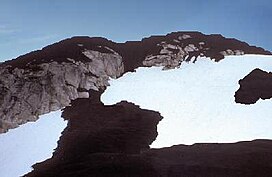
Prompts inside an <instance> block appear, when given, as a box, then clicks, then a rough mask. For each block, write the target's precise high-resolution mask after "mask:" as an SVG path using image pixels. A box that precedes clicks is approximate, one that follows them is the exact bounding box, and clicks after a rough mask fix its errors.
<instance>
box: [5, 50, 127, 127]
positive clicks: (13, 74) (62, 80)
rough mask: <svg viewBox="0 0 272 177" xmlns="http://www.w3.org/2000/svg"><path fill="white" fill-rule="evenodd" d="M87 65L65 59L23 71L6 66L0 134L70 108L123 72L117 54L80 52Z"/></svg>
mask: <svg viewBox="0 0 272 177" xmlns="http://www.w3.org/2000/svg"><path fill="white" fill-rule="evenodd" d="M83 53H84V55H86V56H87V57H88V58H89V61H88V62H82V61H75V60H73V59H70V58H67V62H61V63H58V62H55V61H53V62H49V63H41V64H37V65H31V64H30V65H28V68H27V69H21V68H15V69H12V70H10V68H9V67H8V66H4V67H2V68H1V69H0V86H1V88H0V89H1V92H0V105H1V106H0V117H1V119H0V132H5V131H7V130H8V129H10V128H15V127H17V126H18V125H20V124H23V123H26V122H28V121H34V120H37V119H38V116H39V115H42V114H45V113H49V112H51V111H56V110H59V109H61V108H64V107H66V106H68V105H70V103H71V101H72V100H75V99H77V98H89V92H88V91H89V90H101V89H103V88H105V87H106V86H108V85H109V83H108V80H109V77H111V78H117V77H119V76H120V75H121V74H122V73H123V72H124V65H123V62H122V57H121V56H120V55H118V54H117V53H113V54H111V53H100V52H97V51H92V50H86V51H84V52H83Z"/></svg>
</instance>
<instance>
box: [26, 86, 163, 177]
mask: <svg viewBox="0 0 272 177" xmlns="http://www.w3.org/2000/svg"><path fill="white" fill-rule="evenodd" d="M100 94H101V93H99V92H95V91H93V92H92V93H91V98H90V99H77V100H75V101H73V102H72V106H70V107H66V108H65V109H64V112H63V117H64V118H65V119H67V120H68V121H69V123H68V126H67V128H66V129H65V130H64V131H63V135H62V137H61V138H60V140H59V142H58V148H57V149H56V151H55V152H54V156H53V158H51V159H49V160H47V161H45V162H43V163H41V164H38V165H35V167H34V168H35V170H34V171H33V172H32V173H30V174H28V175H27V176H48V177H49V176H78V175H79V176H86V175H87V176H101V175H102V174H105V173H107V174H108V176H111V175H115V174H112V172H115V171H116V170H117V171H119V172H120V175H121V176H122V174H125V173H127V172H126V171H123V170H122V166H121V164H122V163H123V162H124V161H123V160H125V161H128V162H129V161H130V160H129V159H127V156H129V158H131V159H132V160H133V159H134V158H136V159H137V158H138V157H137V156H138V155H137V154H140V153H141V152H142V151H145V150H148V149H149V145H150V144H151V143H152V142H153V141H154V140H155V138H156V136H157V134H158V133H157V124H158V122H159V121H160V120H161V119H162V117H161V116H160V114H159V113H157V112H154V111H149V110H143V109H140V108H139V107H138V106H135V105H134V104H132V103H128V102H120V103H118V104H116V105H112V106H104V105H103V104H102V103H101V102H100ZM88 156H90V157H91V158H90V159H89V158H88ZM82 159H86V160H91V159H92V160H91V161H93V162H92V163H91V164H93V165H94V166H93V167H91V166H89V162H88V163H87V164H85V163H84V162H83V163H82V162H81V160H82ZM122 159H123V160H122ZM104 162H106V163H105V164H104ZM115 163H117V164H115ZM133 163H134V162H133ZM138 163H143V164H146V165H148V166H149V167H148V166H147V167H144V166H140V167H133V166H131V167H129V166H130V165H131V164H124V165H125V166H126V167H127V168H131V169H132V170H133V171H134V172H136V173H135V175H136V174H139V173H142V172H145V171H142V172H141V170H140V168H143V169H144V168H146V169H150V168H151V164H149V163H148V162H145V161H144V159H141V160H139V162H138ZM80 164H82V165H83V166H81V165H80ZM114 164H115V165H114ZM118 164H119V165H118ZM67 165H68V166H70V165H71V167H72V168H71V170H72V171H71V172H67V171H66V170H65V169H66V168H70V167H68V166H67ZM78 165H79V166H78ZM100 165H101V166H100ZM111 165H113V166H111ZM76 166H78V167H76ZM85 167H87V168H89V167H90V170H91V171H92V172H87V171H86V173H85V172H84V173H81V172H80V171H81V169H84V168H85ZM74 168H78V169H74ZM115 168H117V169H115ZM119 168H120V169H119ZM73 169H74V170H75V171H74V170H73ZM124 169H125V168H124ZM84 171H85V170H84ZM130 173H131V172H129V174H130ZM116 175H118V173H116ZM143 175H144V173H143ZM102 176H103V175H102ZM140 176H141V175H140Z"/></svg>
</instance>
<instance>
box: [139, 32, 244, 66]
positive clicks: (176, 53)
mask: <svg viewBox="0 0 272 177" xmlns="http://www.w3.org/2000/svg"><path fill="white" fill-rule="evenodd" d="M191 38H192V37H191V36H190V35H186V34H183V35H181V36H179V37H178V38H177V39H173V42H174V43H173V42H172V43H167V42H165V41H162V42H161V43H159V44H157V45H158V46H159V47H161V50H160V51H159V53H158V54H156V55H153V54H151V55H148V56H147V57H146V58H145V60H144V61H143V65H144V66H163V69H173V68H177V67H179V66H180V65H181V63H182V62H184V61H187V62H188V61H191V59H192V58H193V57H194V60H193V62H195V61H196V60H197V57H199V56H202V57H203V56H206V55H205V54H206V52H207V51H209V50H210V48H208V47H207V46H206V47H205V42H204V41H200V42H198V43H197V44H194V43H189V44H186V45H185V44H184V43H183V41H184V40H188V39H191ZM187 43H188V42H187ZM244 53H245V52H244V51H242V50H238V49H236V50H231V49H227V50H222V51H220V52H219V54H221V55H222V56H221V57H224V56H228V55H243V54H244ZM215 59H216V58H215Z"/></svg>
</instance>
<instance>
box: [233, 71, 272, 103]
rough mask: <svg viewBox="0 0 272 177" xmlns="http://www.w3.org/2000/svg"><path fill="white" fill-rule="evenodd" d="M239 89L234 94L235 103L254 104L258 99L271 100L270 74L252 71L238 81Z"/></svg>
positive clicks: (271, 85) (271, 81) (271, 84)
mask: <svg viewBox="0 0 272 177" xmlns="http://www.w3.org/2000/svg"><path fill="white" fill-rule="evenodd" d="M239 84H240V88H239V89H238V90H237V91H236V93H235V101H236V102H237V103H242V104H254V103H256V102H257V101H258V100H259V99H263V100H265V99H270V98H272V73H271V72H265V71H262V70H260V69H258V68H257V69H254V70H253V71H252V72H250V73H249V74H248V75H247V76H246V77H244V78H243V79H241V80H240V81H239Z"/></svg>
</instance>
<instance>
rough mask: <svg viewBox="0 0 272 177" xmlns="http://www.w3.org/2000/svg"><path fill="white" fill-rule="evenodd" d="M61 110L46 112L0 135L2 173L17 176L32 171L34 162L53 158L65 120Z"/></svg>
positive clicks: (3, 176)
mask: <svg viewBox="0 0 272 177" xmlns="http://www.w3.org/2000/svg"><path fill="white" fill-rule="evenodd" d="M60 116H61V111H55V112H51V113H49V114H46V115H43V116H41V117H40V119H39V120H38V121H36V122H29V123H27V124H24V125H21V126H20V127H18V128H17V129H13V130H9V131H8V132H7V133H5V134H0V162H1V164H0V176H1V177H18V176H22V175H24V174H26V173H28V172H30V171H31V170H32V167H31V166H32V165H33V164H35V163H37V162H41V161H44V160H46V159H48V158H50V157H52V152H53V150H54V149H55V148H56V147H57V141H58V139H59V137H60V135H61V132H62V130H63V129H64V128H65V127H66V124H67V123H66V121H64V120H63V119H61V118H60Z"/></svg>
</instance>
